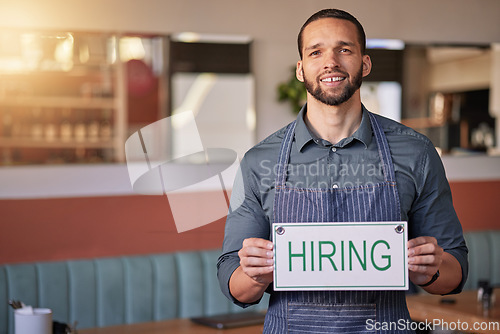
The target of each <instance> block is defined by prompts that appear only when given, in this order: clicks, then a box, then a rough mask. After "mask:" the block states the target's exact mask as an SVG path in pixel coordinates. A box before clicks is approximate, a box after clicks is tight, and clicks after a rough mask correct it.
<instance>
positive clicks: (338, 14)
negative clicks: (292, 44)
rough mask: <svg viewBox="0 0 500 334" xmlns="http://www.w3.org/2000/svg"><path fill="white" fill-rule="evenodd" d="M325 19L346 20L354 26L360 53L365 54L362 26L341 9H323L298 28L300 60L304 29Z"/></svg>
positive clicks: (364, 36) (364, 38) (364, 35)
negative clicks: (356, 29)
mask: <svg viewBox="0 0 500 334" xmlns="http://www.w3.org/2000/svg"><path fill="white" fill-rule="evenodd" d="M326 18H333V19H341V20H347V21H350V22H352V23H354V25H355V26H356V28H358V40H359V44H360V45H361V52H362V53H363V54H365V50H366V34H365V30H364V29H363V26H362V25H361V23H359V21H358V20H357V19H356V18H355V17H354V16H352V15H351V14H349V13H348V12H346V11H343V10H341V9H333V8H332V9H323V10H320V11H319V12H316V13H314V14H313V15H311V17H310V18H308V19H307V21H306V22H305V23H304V25H303V26H302V28H300V31H299V36H298V37H297V45H298V47H299V55H300V59H302V33H303V32H304V29H305V28H306V27H307V26H308V25H309V23H311V22H314V21H316V20H319V19H326Z"/></svg>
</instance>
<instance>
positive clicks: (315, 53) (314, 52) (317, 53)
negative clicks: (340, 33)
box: [311, 51, 320, 56]
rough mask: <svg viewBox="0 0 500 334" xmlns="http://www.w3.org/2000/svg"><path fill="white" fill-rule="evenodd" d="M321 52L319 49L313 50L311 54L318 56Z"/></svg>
mask: <svg viewBox="0 0 500 334" xmlns="http://www.w3.org/2000/svg"><path fill="white" fill-rule="evenodd" d="M319 54H320V52H319V51H313V52H311V56H317V55H319Z"/></svg>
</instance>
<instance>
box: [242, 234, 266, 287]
mask: <svg viewBox="0 0 500 334" xmlns="http://www.w3.org/2000/svg"><path fill="white" fill-rule="evenodd" d="M238 255H239V257H240V266H241V270H242V271H243V272H244V273H245V274H246V275H247V276H249V277H250V278H252V279H253V280H254V281H256V282H258V283H260V284H265V285H268V284H269V283H271V282H272V281H273V243H272V242H271V241H269V240H265V239H259V238H249V239H245V240H244V241H243V247H242V248H241V249H240V251H239V252H238Z"/></svg>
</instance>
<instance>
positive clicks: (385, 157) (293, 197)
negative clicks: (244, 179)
mask: <svg viewBox="0 0 500 334" xmlns="http://www.w3.org/2000/svg"><path fill="white" fill-rule="evenodd" d="M369 115H370V121H371V125H372V129H373V133H374V135H375V140H376V143H377V146H378V151H379V156H380V161H381V162H382V164H383V173H384V182H382V183H378V184H372V185H370V186H359V187H353V188H332V189H298V188H290V187H287V186H286V173H285V171H286V170H287V165H288V161H289V157H290V150H291V147H292V141H293V136H294V130H295V124H296V122H293V123H291V124H290V125H289V126H288V128H287V131H286V134H285V138H284V139H283V142H282V144H281V149H280V153H279V159H278V172H277V176H276V183H275V184H276V193H275V198H274V216H273V221H274V222H275V223H280V222H287V223H290V222H367V221H400V220H401V211H400V203H399V195H398V191H397V188H396V178H395V175H394V166H393V163H392V157H391V154H390V151H389V145H388V144H387V139H386V138H385V135H384V133H383V131H382V129H381V128H380V126H379V124H378V122H377V120H376V119H375V117H374V116H373V115H372V114H371V113H369ZM409 321H410V315H409V313H408V309H407V307H406V298H405V292H404V291H272V292H271V298H270V301H269V309H268V311H267V315H266V321H265V324H264V333H300V334H305V333H376V332H377V333H413V331H411V330H405V328H406V325H404V324H406V323H407V322H409ZM390 322H392V325H391V324H390ZM403 325H404V326H403ZM384 326H385V327H387V328H391V329H390V330H379V331H376V330H375V328H382V327H384ZM388 326H392V327H388ZM402 327H403V328H402Z"/></svg>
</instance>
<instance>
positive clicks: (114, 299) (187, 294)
mask: <svg viewBox="0 0 500 334" xmlns="http://www.w3.org/2000/svg"><path fill="white" fill-rule="evenodd" d="M465 239H466V242H467V246H468V247H469V279H468V281H467V283H466V285H465V289H476V288H477V285H478V282H479V281H480V280H485V279H486V280H489V281H490V283H491V284H493V285H497V286H499V285H500V230H492V231H477V232H467V233H465ZM219 254H220V250H202V251H194V252H177V253H169V254H156V255H148V256H126V257H115V258H99V259H89V260H74V261H55V262H39V263H27V264H9V265H3V266H0V334H13V333H14V323H13V318H14V317H13V310H12V309H11V308H10V306H9V305H8V304H7V301H8V299H15V300H21V301H23V302H24V303H25V304H29V305H33V306H36V307H48V308H51V309H52V310H53V318H54V320H56V321H60V322H65V323H70V324H72V323H73V322H74V321H78V326H77V328H78V329H84V328H90V327H105V326H112V325H118V324H128V323H137V322H146V321H159V320H167V319H173V318H189V317H197V316H202V315H214V314H221V313H232V312H244V311H247V310H265V309H266V308H267V303H268V295H267V294H265V296H264V298H263V299H264V300H262V301H261V303H260V304H258V305H254V306H252V307H249V308H247V309H245V310H243V309H241V308H240V307H238V306H235V305H234V304H233V303H231V302H230V301H229V300H228V299H227V298H226V297H224V296H223V295H222V293H221V292H220V289H219V283H218V281H217V276H216V263H217V258H218V256H219Z"/></svg>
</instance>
